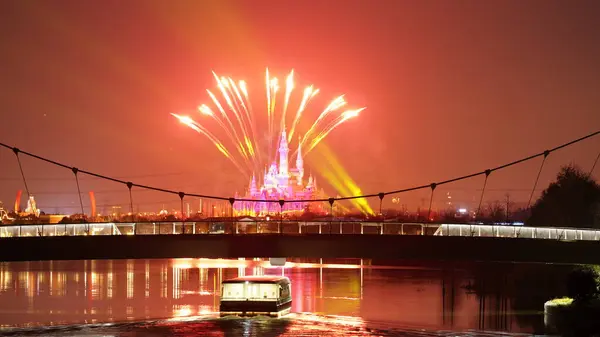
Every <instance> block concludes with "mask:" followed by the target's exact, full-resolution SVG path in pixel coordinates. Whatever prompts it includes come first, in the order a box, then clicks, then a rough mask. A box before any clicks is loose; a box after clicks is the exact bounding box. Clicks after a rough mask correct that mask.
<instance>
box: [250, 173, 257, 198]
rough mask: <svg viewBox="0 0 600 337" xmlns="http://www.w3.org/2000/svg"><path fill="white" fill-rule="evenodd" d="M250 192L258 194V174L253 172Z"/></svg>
mask: <svg viewBox="0 0 600 337" xmlns="http://www.w3.org/2000/svg"><path fill="white" fill-rule="evenodd" d="M250 194H251V195H255V194H256V176H255V175H254V174H252V181H251V182H250Z"/></svg>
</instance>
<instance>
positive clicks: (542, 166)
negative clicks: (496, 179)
mask: <svg viewBox="0 0 600 337" xmlns="http://www.w3.org/2000/svg"><path fill="white" fill-rule="evenodd" d="M549 154H550V150H546V151H544V152H543V155H544V159H542V163H541V164H540V169H539V170H538V174H537V176H536V177H535V182H534V183H533V188H532V189H531V194H529V201H528V202H527V207H525V209H527V210H529V209H530V207H531V200H532V199H533V194H534V193H535V188H536V187H537V184H538V181H539V180H540V175H541V174H542V169H543V168H544V164H545V163H546V158H548V155H549ZM506 211H507V212H508V210H506ZM520 235H521V228H519V231H518V232H517V237H519V236H520ZM534 237H535V233H534Z"/></svg>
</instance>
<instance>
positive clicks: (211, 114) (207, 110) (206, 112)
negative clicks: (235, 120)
mask: <svg viewBox="0 0 600 337" xmlns="http://www.w3.org/2000/svg"><path fill="white" fill-rule="evenodd" d="M198 111H200V113H201V114H203V115H206V116H209V117H212V118H213V119H214V120H215V121H216V122H217V124H219V126H220V127H221V128H222V129H223V130H224V131H225V133H226V134H227V136H228V137H229V140H231V142H232V143H233V144H236V145H237V142H236V138H235V136H234V135H233V134H232V133H231V131H229V130H230V129H229V128H228V127H227V126H226V125H225V123H224V122H223V120H221V119H220V118H219V117H218V116H217V115H216V114H215V113H214V112H213V111H212V109H211V108H210V107H209V106H207V105H206V104H202V105H200V106H199V107H198ZM236 148H237V150H238V151H239V152H240V153H242V152H241V151H242V150H241V149H240V148H239V145H238V146H236Z"/></svg>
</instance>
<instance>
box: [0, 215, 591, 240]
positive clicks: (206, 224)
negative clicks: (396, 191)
mask: <svg viewBox="0 0 600 337" xmlns="http://www.w3.org/2000/svg"><path fill="white" fill-rule="evenodd" d="M268 233H278V234H282V235H298V234H328V235H329V234H331V235H344V234H363V235H430V236H463V237H497V238H529V239H550V240H585V241H598V240H600V231H599V230H595V229H574V228H556V227H524V226H508V225H483V224H431V223H406V222H368V221H287V220H286V221H273V220H271V221H243V220H242V221H194V222H173V221H169V222H128V223H81V224H22V225H4V226H0V238H5V237H35V236H80V235H92V236H94V235H177V234H193V235H231V234H238V235H244V234H247V235H253V234H268Z"/></svg>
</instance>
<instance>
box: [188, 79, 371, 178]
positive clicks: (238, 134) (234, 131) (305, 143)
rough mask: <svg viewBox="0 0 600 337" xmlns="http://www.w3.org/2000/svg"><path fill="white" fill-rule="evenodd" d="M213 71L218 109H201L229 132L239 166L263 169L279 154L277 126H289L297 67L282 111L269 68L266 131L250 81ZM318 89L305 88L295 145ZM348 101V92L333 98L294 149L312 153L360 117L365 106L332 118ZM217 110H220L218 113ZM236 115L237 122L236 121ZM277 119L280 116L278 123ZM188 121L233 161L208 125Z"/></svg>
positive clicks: (295, 125)
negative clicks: (255, 107)
mask: <svg viewBox="0 0 600 337" xmlns="http://www.w3.org/2000/svg"><path fill="white" fill-rule="evenodd" d="M212 73H213V76H214V78H215V80H216V82H217V87H218V89H219V91H220V93H216V92H215V94H217V95H218V97H217V95H215V94H213V92H211V90H207V93H208V95H209V96H210V98H211V100H212V102H213V104H214V106H215V107H216V109H215V111H214V112H213V110H211V108H210V107H208V106H207V105H204V104H203V105H201V106H199V107H198V110H199V111H200V113H201V114H203V115H207V116H210V117H211V118H213V119H214V120H215V121H216V122H217V124H218V125H219V126H220V127H221V128H222V129H223V130H224V131H225V134H226V135H227V137H228V138H229V140H230V141H231V145H230V146H232V149H233V147H235V150H234V152H237V153H236V154H235V158H237V159H239V162H237V164H238V165H239V163H240V162H241V163H242V164H244V165H243V166H247V168H248V169H249V170H250V171H251V172H252V171H254V172H257V171H258V170H260V168H261V167H262V166H263V164H269V163H270V160H272V159H276V158H274V156H276V155H277V148H276V146H277V145H278V143H276V142H278V141H279V139H280V137H279V134H277V135H276V134H275V132H276V131H277V130H276V129H277V127H278V126H280V127H281V129H282V130H283V129H285V128H286V127H287V125H286V122H287V110H288V109H290V108H291V106H290V101H291V96H292V95H293V93H294V87H295V83H294V75H295V73H294V70H292V71H291V72H290V73H289V74H288V76H287V78H286V84H285V91H284V94H283V95H282V96H281V99H283V104H282V108H281V110H279V108H277V109H276V107H277V105H276V103H277V96H278V91H279V89H280V87H279V81H278V79H277V78H276V77H270V73H269V69H268V68H267V69H266V73H265V89H266V95H267V97H266V98H267V111H266V112H267V114H266V115H267V116H266V117H267V124H268V125H267V128H266V130H265V131H264V133H263V132H262V130H261V129H260V128H257V121H258V120H257V119H256V117H258V116H254V112H253V110H252V106H251V103H250V97H249V96H250V95H249V93H248V87H247V85H246V82H244V81H239V82H235V81H234V80H233V79H232V78H231V77H219V76H217V74H216V73H215V72H214V71H213V72H212ZM318 92H319V89H315V88H314V86H313V85H310V86H307V87H305V88H304V91H303V95H302V100H301V101H300V104H299V105H298V107H297V108H296V109H294V110H295V114H294V116H293V119H292V118H290V120H291V128H290V130H289V132H288V135H287V137H288V138H287V140H288V143H289V144H290V145H291V144H292V140H293V139H294V136H295V135H296V134H299V136H300V128H299V126H300V125H301V124H302V123H301V122H302V119H304V118H305V117H304V115H305V114H306V111H307V110H308V107H309V106H310V102H311V100H312V98H313V97H315V96H316V95H317V93H318ZM346 104H347V103H346V100H345V99H344V95H341V96H339V97H336V98H335V99H334V100H332V101H331V102H330V103H329V104H328V105H327V106H326V108H325V109H324V110H322V111H321V113H320V114H319V115H318V116H317V118H316V119H315V120H314V121H313V122H312V124H311V125H310V127H309V128H308V130H307V131H306V132H304V130H303V134H301V137H298V136H297V138H298V143H297V145H298V146H297V147H296V146H294V148H298V147H302V148H303V149H304V150H303V152H304V151H306V150H308V151H306V152H304V153H308V152H309V151H311V150H312V149H313V148H314V147H315V146H316V145H318V144H319V143H320V142H321V141H322V140H323V139H325V138H326V137H327V135H329V134H330V133H331V132H332V131H333V130H334V129H336V128H337V127H338V126H339V125H341V124H343V123H344V122H346V121H347V120H348V119H350V118H353V117H356V116H357V115H358V113H359V112H360V111H362V110H363V109H364V108H362V109H357V110H346V111H344V112H343V113H341V114H340V115H338V116H335V117H333V118H330V116H331V115H333V113H334V112H337V111H338V110H340V109H341V108H342V107H344V106H345V105H346ZM216 110H218V112H217V111H216ZM279 112H280V113H279ZM336 114H337V113H336ZM232 115H233V116H232ZM276 115H277V116H276ZM179 117H181V116H179ZM234 117H235V121H234V120H233V119H234ZM276 118H277V119H279V120H277V122H276ZM180 120H181V118H180ZM183 121H187V120H183ZM187 122H189V121H187ZM186 124H187V125H188V126H189V127H191V128H192V129H194V130H195V131H197V132H199V133H201V134H203V135H205V136H206V137H208V138H209V139H210V140H211V141H212V142H213V143H215V146H217V148H218V149H219V151H220V152H222V153H223V154H224V155H225V156H226V157H228V158H230V159H232V160H233V158H234V156H233V154H232V153H231V152H230V151H228V150H227V149H226V148H225V147H224V145H223V143H222V142H220V141H219V140H218V139H217V138H216V137H214V135H213V134H210V133H208V130H207V129H206V128H205V127H203V126H201V125H199V124H197V123H195V122H194V123H186ZM259 133H260V134H259ZM265 135H266V137H267V141H266V142H263V141H262V137H264V136H265ZM259 139H260V142H259ZM267 147H268V148H267ZM262 150H267V151H268V152H267V153H268V155H267V158H264V154H263V152H264V151H262ZM296 154H297V150H295V152H294V153H292V156H294V155H296ZM238 155H239V156H238ZM261 157H263V158H264V159H265V161H263V160H262V159H263V158H261ZM238 165H236V166H238Z"/></svg>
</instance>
